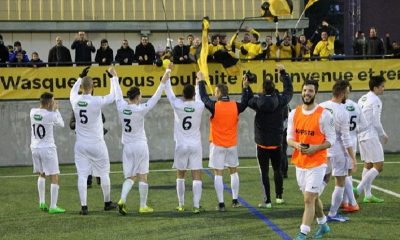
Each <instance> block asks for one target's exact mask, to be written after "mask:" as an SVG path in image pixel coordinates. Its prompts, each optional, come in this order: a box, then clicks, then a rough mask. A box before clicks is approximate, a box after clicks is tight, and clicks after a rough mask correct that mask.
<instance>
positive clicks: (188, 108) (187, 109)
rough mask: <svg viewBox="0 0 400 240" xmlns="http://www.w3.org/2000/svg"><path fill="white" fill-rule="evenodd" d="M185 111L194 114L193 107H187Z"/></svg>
mask: <svg viewBox="0 0 400 240" xmlns="http://www.w3.org/2000/svg"><path fill="white" fill-rule="evenodd" d="M183 111H185V112H194V108H192V107H185V108H184V109H183Z"/></svg>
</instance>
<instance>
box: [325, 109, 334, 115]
mask: <svg viewBox="0 0 400 240" xmlns="http://www.w3.org/2000/svg"><path fill="white" fill-rule="evenodd" d="M325 109H326V110H328V111H329V112H330V113H331V114H333V110H332V109H330V108H325Z"/></svg>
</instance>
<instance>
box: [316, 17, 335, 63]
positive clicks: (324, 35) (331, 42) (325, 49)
mask: <svg viewBox="0 0 400 240" xmlns="http://www.w3.org/2000/svg"><path fill="white" fill-rule="evenodd" d="M335 35H336V29H335V28H334V27H332V26H331V25H329V24H328V23H327V22H326V21H323V22H322V32H321V41H319V42H318V43H317V45H316V46H315V48H314V52H313V55H314V56H317V57H319V58H322V60H323V61H326V60H328V59H327V58H328V57H331V56H333V55H334V54H335Z"/></svg>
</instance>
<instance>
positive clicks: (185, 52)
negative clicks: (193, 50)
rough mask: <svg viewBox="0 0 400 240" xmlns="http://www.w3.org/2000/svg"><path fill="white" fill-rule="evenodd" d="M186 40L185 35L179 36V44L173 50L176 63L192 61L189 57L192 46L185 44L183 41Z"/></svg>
mask: <svg viewBox="0 0 400 240" xmlns="http://www.w3.org/2000/svg"><path fill="white" fill-rule="evenodd" d="M184 40H185V38H184V37H179V39H178V45H176V46H175V47H174V50H172V54H173V60H174V63H175V64H185V63H190V59H189V50H190V47H189V46H187V45H184V43H183V41H184Z"/></svg>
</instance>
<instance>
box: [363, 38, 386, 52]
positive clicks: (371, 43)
mask: <svg viewBox="0 0 400 240" xmlns="http://www.w3.org/2000/svg"><path fill="white" fill-rule="evenodd" d="M365 53H366V54H367V55H383V54H385V49H384V48H383V42H382V40H381V39H379V38H377V37H372V38H368V40H367V42H366V45H365Z"/></svg>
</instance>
